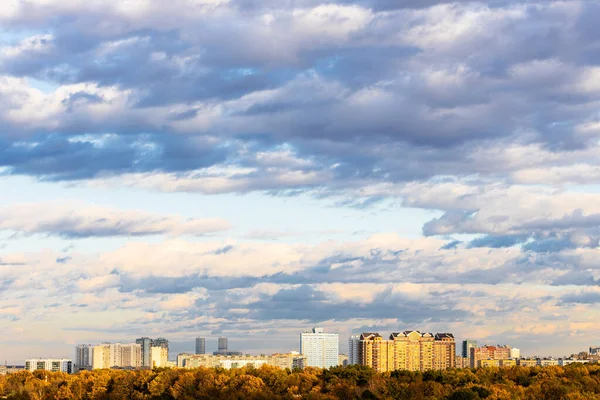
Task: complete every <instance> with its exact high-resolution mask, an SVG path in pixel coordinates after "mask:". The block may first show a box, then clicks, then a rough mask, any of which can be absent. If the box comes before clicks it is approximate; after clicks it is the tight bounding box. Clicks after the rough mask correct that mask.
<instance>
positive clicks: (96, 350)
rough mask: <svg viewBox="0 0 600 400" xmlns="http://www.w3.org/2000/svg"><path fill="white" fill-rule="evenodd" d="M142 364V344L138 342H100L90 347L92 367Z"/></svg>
mask: <svg viewBox="0 0 600 400" xmlns="http://www.w3.org/2000/svg"><path fill="white" fill-rule="evenodd" d="M142 366H143V365H142V346H141V345H140V344H138V343H127V344H122V343H102V344H100V345H97V346H94V347H92V369H108V368H133V369H137V368H141V367H142Z"/></svg>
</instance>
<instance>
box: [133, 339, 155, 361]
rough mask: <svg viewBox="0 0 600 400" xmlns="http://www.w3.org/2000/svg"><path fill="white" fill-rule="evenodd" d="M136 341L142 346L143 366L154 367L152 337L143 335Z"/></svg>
mask: <svg viewBox="0 0 600 400" xmlns="http://www.w3.org/2000/svg"><path fill="white" fill-rule="evenodd" d="M135 342H136V343H137V344H139V345H140V346H141V351H142V367H146V368H152V364H151V363H150V348H151V347H152V339H150V338H149V337H141V338H139V339H136V340H135Z"/></svg>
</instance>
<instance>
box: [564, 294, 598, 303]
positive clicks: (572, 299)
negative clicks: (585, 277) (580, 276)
mask: <svg viewBox="0 0 600 400" xmlns="http://www.w3.org/2000/svg"><path fill="white" fill-rule="evenodd" d="M561 301H562V302H563V303H565V304H569V303H576V304H597V303H600V293H598V292H581V293H575V294H569V295H566V296H563V297H562V298H561Z"/></svg>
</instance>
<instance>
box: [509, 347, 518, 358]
mask: <svg viewBox="0 0 600 400" xmlns="http://www.w3.org/2000/svg"><path fill="white" fill-rule="evenodd" d="M510 358H515V359H517V358H521V350H520V349H517V348H516V347H513V348H512V349H510Z"/></svg>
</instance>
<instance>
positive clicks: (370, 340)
mask: <svg viewBox="0 0 600 400" xmlns="http://www.w3.org/2000/svg"><path fill="white" fill-rule="evenodd" d="M455 356H456V343H455V341H454V336H453V335H452V334H451V333H438V334H436V335H433V334H431V333H421V332H419V331H404V332H397V333H392V334H391V335H390V337H389V339H388V340H385V339H384V338H383V337H382V336H381V335H380V334H379V333H363V334H362V335H361V336H360V340H359V344H358V363H359V364H361V365H368V366H370V367H372V368H373V369H375V370H377V371H378V372H387V371H393V370H398V369H405V370H409V371H427V370H432V369H435V370H443V369H448V368H453V367H454V366H455V365H456V359H455Z"/></svg>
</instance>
